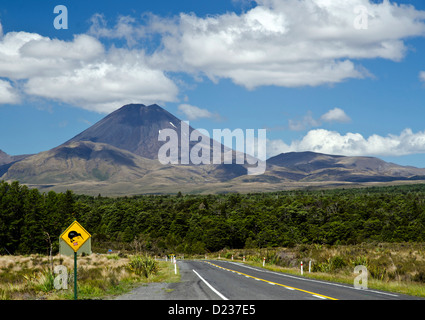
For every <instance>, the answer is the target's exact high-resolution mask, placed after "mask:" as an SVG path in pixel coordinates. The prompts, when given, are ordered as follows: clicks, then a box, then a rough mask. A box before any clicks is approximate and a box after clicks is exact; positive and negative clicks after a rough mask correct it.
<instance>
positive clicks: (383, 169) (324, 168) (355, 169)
mask: <svg viewBox="0 0 425 320" xmlns="http://www.w3.org/2000/svg"><path fill="white" fill-rule="evenodd" d="M267 166H268V171H267V172H268V173H272V174H274V175H280V176H281V177H285V178H287V179H288V180H293V181H349V182H370V181H394V180H419V179H423V178H425V169H419V168H415V167H409V166H400V165H397V164H393V163H389V162H385V161H383V160H381V159H378V158H375V157H346V156H339V155H327V154H321V153H315V152H290V153H282V154H280V155H277V156H275V157H272V158H270V159H268V160H267Z"/></svg>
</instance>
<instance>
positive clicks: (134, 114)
mask: <svg viewBox="0 0 425 320" xmlns="http://www.w3.org/2000/svg"><path fill="white" fill-rule="evenodd" d="M166 128H170V129H174V130H176V131H178V132H179V131H180V119H178V118H176V117H175V116H174V115H172V114H171V113H169V112H168V111H166V110H165V109H163V108H161V107H160V106H159V105H157V104H152V105H149V106H146V105H144V104H127V105H124V106H122V107H121V108H119V109H117V110H115V111H114V112H112V113H110V114H109V115H107V116H106V117H104V118H103V119H102V120H100V121H99V122H97V123H96V124H94V125H93V126H91V127H90V128H88V129H87V130H85V131H83V132H81V133H80V134H78V135H76V136H75V137H74V138H72V139H70V140H69V141H67V142H66V143H70V142H77V141H91V142H101V143H107V144H110V145H112V146H114V147H117V148H120V149H124V150H127V151H130V152H132V153H134V154H136V155H139V156H142V157H144V158H148V159H157V157H158V150H159V148H160V147H161V145H162V144H163V142H160V141H158V132H159V131H160V130H163V129H166Z"/></svg>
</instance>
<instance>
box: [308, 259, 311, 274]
mask: <svg viewBox="0 0 425 320" xmlns="http://www.w3.org/2000/svg"><path fill="white" fill-rule="evenodd" d="M310 272H311V260H310V261H309V262H308V273H310Z"/></svg>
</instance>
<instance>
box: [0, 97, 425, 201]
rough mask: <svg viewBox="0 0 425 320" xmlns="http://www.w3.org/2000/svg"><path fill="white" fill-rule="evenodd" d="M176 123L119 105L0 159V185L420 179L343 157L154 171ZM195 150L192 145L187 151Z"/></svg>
mask: <svg viewBox="0 0 425 320" xmlns="http://www.w3.org/2000/svg"><path fill="white" fill-rule="evenodd" d="M181 123H182V122H181V120H180V119H178V118H177V117H175V116H174V115H172V114H171V113H169V112H168V111H166V110H164V109H163V108H161V107H160V106H158V105H156V104H155V105H150V106H145V105H143V104H129V105H125V106H123V107H121V108H119V109H117V110H116V111H114V112H112V113H110V114H109V115H107V116H105V117H104V118H103V119H101V120H100V121H98V122H97V123H96V124H94V125H93V126H91V127H89V128H87V129H86V130H84V131H82V132H81V133H80V134H78V135H76V136H74V137H73V138H71V139H69V140H68V141H66V142H65V143H63V144H61V145H59V146H58V147H55V148H52V149H51V150H48V151H45V152H40V153H38V154H35V155H26V156H23V157H21V158H19V156H16V157H12V156H9V155H7V154H5V153H1V152H0V179H4V180H7V181H12V180H18V181H20V182H22V183H25V184H27V185H29V186H33V187H38V188H40V189H42V190H66V189H68V188H70V189H72V190H74V191H75V192H83V193H88V194H95V195H97V194H99V193H102V194H109V195H125V194H141V193H176V192H178V191H182V190H183V191H185V192H196V193H216V192H253V191H272V190H283V189H287V188H299V187H311V186H329V185H336V186H338V185H342V186H350V185H351V186H356V185H359V184H365V183H366V184H367V183H380V182H381V183H390V182H396V181H399V182H409V181H422V180H425V169H420V168H415V167H412V166H400V165H397V164H393V163H389V162H385V161H383V160H381V159H379V158H375V157H347V156H342V155H328V154H322V153H315V152H311V151H306V152H289V153H282V154H279V155H276V156H273V157H270V158H269V159H267V161H266V165H267V167H266V171H265V172H264V174H260V175H252V176H249V175H247V168H248V166H247V165H246V163H245V164H237V163H234V162H233V163H232V164H224V163H223V162H221V163H219V164H200V165H194V164H193V163H189V164H188V165H182V164H174V165H172V164H167V165H164V164H161V163H160V162H159V161H158V150H159V148H161V146H162V145H163V144H164V143H165V142H163V141H158V135H159V132H160V130H164V129H173V130H175V131H176V133H177V135H178V137H179V141H181V136H180V134H181V132H184V131H181V129H182V128H181ZM188 130H189V131H188V133H191V132H192V131H193V130H194V129H193V128H191V127H189V129H188ZM197 143H198V141H192V142H191V143H190V146H189V148H192V147H193V146H194V145H196V144H197ZM211 143H218V142H216V141H210V145H211ZM221 147H223V146H222V145H221ZM223 148H224V147H223ZM179 150H180V151H181V145H179ZM228 150H229V149H228ZM232 154H233V155H234V154H235V153H234V152H232ZM245 157H246V155H245ZM233 160H235V157H234V156H233ZM1 161H3V162H1Z"/></svg>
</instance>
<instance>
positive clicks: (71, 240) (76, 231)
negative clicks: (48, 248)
mask: <svg viewBox="0 0 425 320" xmlns="http://www.w3.org/2000/svg"><path fill="white" fill-rule="evenodd" d="M90 237H91V235H90V233H88V232H87V231H86V230H85V229H84V228H83V227H82V226H81V225H80V224H79V223H78V222H77V220H75V221H74V222H73V223H71V225H70V226H69V227H68V228H67V229H66V230H65V231H64V232H63V233H62V234H61V236H60V238H61V239H62V240H63V241H64V242H65V243H67V244H68V245H69V246H70V247H71V249H72V250H74V300H77V251H78V249H80V248H81V246H82V245H83V244H84V243H85V242H86V241H87V240H88V239H89V238H90Z"/></svg>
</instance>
